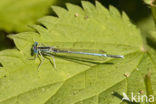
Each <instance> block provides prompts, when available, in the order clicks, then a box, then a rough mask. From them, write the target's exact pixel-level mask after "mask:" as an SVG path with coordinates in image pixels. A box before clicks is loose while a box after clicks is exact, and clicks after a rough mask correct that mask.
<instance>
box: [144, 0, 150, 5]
mask: <svg viewBox="0 0 156 104" xmlns="http://www.w3.org/2000/svg"><path fill="white" fill-rule="evenodd" d="M144 2H145V3H146V4H149V5H150V4H151V2H152V0H144Z"/></svg>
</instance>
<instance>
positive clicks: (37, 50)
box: [32, 42, 124, 68]
mask: <svg viewBox="0 0 156 104" xmlns="http://www.w3.org/2000/svg"><path fill="white" fill-rule="evenodd" d="M32 49H33V52H34V54H35V58H36V57H37V56H38V55H40V56H41V58H42V59H41V63H40V64H39V66H38V68H39V67H40V66H41V64H42V63H43V61H44V57H43V55H47V56H51V57H52V58H53V64H54V68H56V64H55V58H54V55H52V54H50V53H56V54H57V53H67V54H81V55H90V56H99V57H112V58H124V56H123V55H110V54H101V53H89V52H80V51H70V50H65V49H59V48H55V47H50V46H38V42H34V45H33V48H32Z"/></svg>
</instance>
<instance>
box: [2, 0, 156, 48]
mask: <svg viewBox="0 0 156 104" xmlns="http://www.w3.org/2000/svg"><path fill="white" fill-rule="evenodd" d="M3 1H8V2H10V1H12V0H2V2H1V3H0V21H2V22H3V21H4V19H6V20H5V21H4V22H3V23H2V22H0V50H4V49H8V48H14V47H15V45H14V43H13V41H12V40H10V39H9V38H7V35H8V34H16V33H19V32H24V31H29V30H30V28H29V25H32V24H35V23H37V19H39V18H41V17H43V16H46V15H55V14H54V12H53V11H52V10H51V9H50V8H51V7H50V5H58V6H62V7H65V3H67V2H68V3H69V2H70V3H73V4H77V5H81V0H52V1H53V2H49V0H44V1H47V2H46V3H47V4H46V5H45V6H40V5H41V4H43V3H39V2H36V3H35V0H34V2H33V3H34V5H35V7H36V8H35V7H34V8H35V9H34V10H33V11H34V12H33V13H31V15H29V14H30V13H29V12H27V11H26V12H24V11H23V12H22V14H21V15H26V16H27V17H30V18H31V21H29V19H28V21H27V22H23V21H24V19H25V18H22V19H18V16H21V15H17V14H16V13H12V15H11V16H14V17H15V18H13V19H11V16H10V13H11V12H12V11H11V9H10V10H9V9H8V11H10V13H8V11H7V9H6V11H5V6H7V5H10V4H9V3H8V4H7V2H5V3H4V2H3ZM15 1H16V2H15ZM18 1H20V0H14V5H15V6H13V7H12V8H13V9H15V11H13V12H16V10H18V9H21V10H22V9H23V8H31V6H33V5H32V4H31V3H29V4H28V5H27V7H25V6H16V3H17V5H20V2H18ZM23 1H24V2H30V1H27V0H23ZM41 1H42V2H43V0H41ZM89 1H90V2H92V3H94V2H95V1H94V0H89ZM98 1H99V2H101V3H102V4H103V5H104V6H105V7H107V8H109V5H113V6H115V7H116V8H117V9H118V10H119V11H120V12H122V11H125V12H126V13H127V15H128V16H129V18H130V19H131V22H132V23H133V24H135V25H136V26H137V27H138V28H140V29H141V31H142V34H143V35H144V36H148V35H149V34H150V31H153V30H154V29H155V27H154V21H153V18H152V15H151V10H150V7H149V5H147V4H145V3H144V1H143V0H98ZM2 4H5V6H4V5H2ZM6 4H7V5H6ZM40 8H43V9H42V11H43V13H41V15H38V14H39V13H40V12H36V11H40ZM1 11H3V12H1ZM30 11H31V10H30ZM35 13H36V14H35ZM37 13H38V14H37ZM35 15H37V16H36V17H34V16H35ZM9 16H10V19H8V18H5V17H9ZM15 19H17V20H16V21H17V22H19V23H21V22H22V24H20V25H17V24H16V21H15ZM12 21H15V23H14V24H13V23H12ZM1 23H2V24H1ZM4 24H5V26H4ZM6 27H7V28H6ZM19 28H20V29H19ZM125 35H126V34H125Z"/></svg>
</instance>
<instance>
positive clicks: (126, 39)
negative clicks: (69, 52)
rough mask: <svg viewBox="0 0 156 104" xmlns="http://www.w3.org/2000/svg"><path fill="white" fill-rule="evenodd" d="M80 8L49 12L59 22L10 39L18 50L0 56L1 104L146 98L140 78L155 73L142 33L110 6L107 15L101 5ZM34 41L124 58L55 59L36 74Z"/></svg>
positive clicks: (110, 103) (91, 103)
mask: <svg viewBox="0 0 156 104" xmlns="http://www.w3.org/2000/svg"><path fill="white" fill-rule="evenodd" d="M82 5H83V9H82V8H81V7H79V6H76V5H73V4H67V9H64V8H61V7H56V6H55V7H52V8H53V10H54V11H55V12H56V14H57V16H58V17H53V16H47V17H44V18H42V19H40V20H39V22H40V23H41V24H42V26H41V25H33V26H32V28H33V29H35V30H36V32H23V33H19V34H16V35H10V38H12V39H13V40H14V42H15V44H16V47H17V49H18V50H16V49H12V50H5V51H2V52H0V62H1V63H2V65H3V67H2V72H3V74H2V76H1V77H0V83H1V86H0V92H1V93H0V104H10V103H12V104H17V103H23V104H105V103H107V104H118V103H121V102H122V97H123V93H126V94H127V95H128V96H129V97H131V93H132V92H133V93H134V94H138V93H139V92H140V91H143V92H144V94H146V88H145V83H144V76H145V75H146V74H147V73H149V72H150V73H153V72H154V71H155V63H154V61H153V59H152V58H151V53H150V52H148V50H146V49H145V48H144V46H143V42H142V38H141V34H140V31H139V30H138V29H137V28H136V26H134V25H133V24H132V23H130V21H129V19H128V17H127V15H126V14H125V13H124V12H123V13H122V15H120V13H119V12H118V11H117V10H116V9H115V8H114V7H112V6H110V8H109V10H107V9H106V8H104V7H103V6H102V5H101V4H100V3H99V2H96V6H94V5H92V4H91V3H89V2H82ZM34 41H37V42H39V43H43V44H45V45H48V46H57V47H60V48H74V49H93V50H104V51H106V52H107V53H108V54H117V55H118V54H119V55H124V56H125V58H124V59H111V58H107V59H106V60H105V59H104V60H103V61H100V62H92V61H84V60H81V59H74V58H71V57H61V56H60V57H57V56H56V57H55V61H56V69H54V67H53V64H51V63H50V61H49V60H48V59H47V58H51V57H47V58H46V59H45V61H44V63H43V64H42V65H41V67H40V68H39V70H38V71H37V67H38V65H39V63H40V60H39V59H38V58H37V59H36V60H28V59H29V58H32V57H31V48H32V45H33V43H34ZM127 103H129V102H127Z"/></svg>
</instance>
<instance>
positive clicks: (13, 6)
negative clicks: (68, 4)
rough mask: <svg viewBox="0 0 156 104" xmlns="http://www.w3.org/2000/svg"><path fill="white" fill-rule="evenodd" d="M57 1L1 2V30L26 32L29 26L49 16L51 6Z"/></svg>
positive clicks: (7, 0)
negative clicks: (46, 15)
mask: <svg viewBox="0 0 156 104" xmlns="http://www.w3.org/2000/svg"><path fill="white" fill-rule="evenodd" d="M55 2H56V0H49V1H47V0H31V2H30V1H27V0H14V1H12V0H1V3H0V29H3V30H6V31H8V32H10V31H24V30H26V29H28V25H32V24H33V23H35V21H36V20H37V19H38V18H40V17H42V16H44V15H45V14H47V13H48V12H49V11H48V9H49V6H50V5H52V4H54V3H55Z"/></svg>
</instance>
